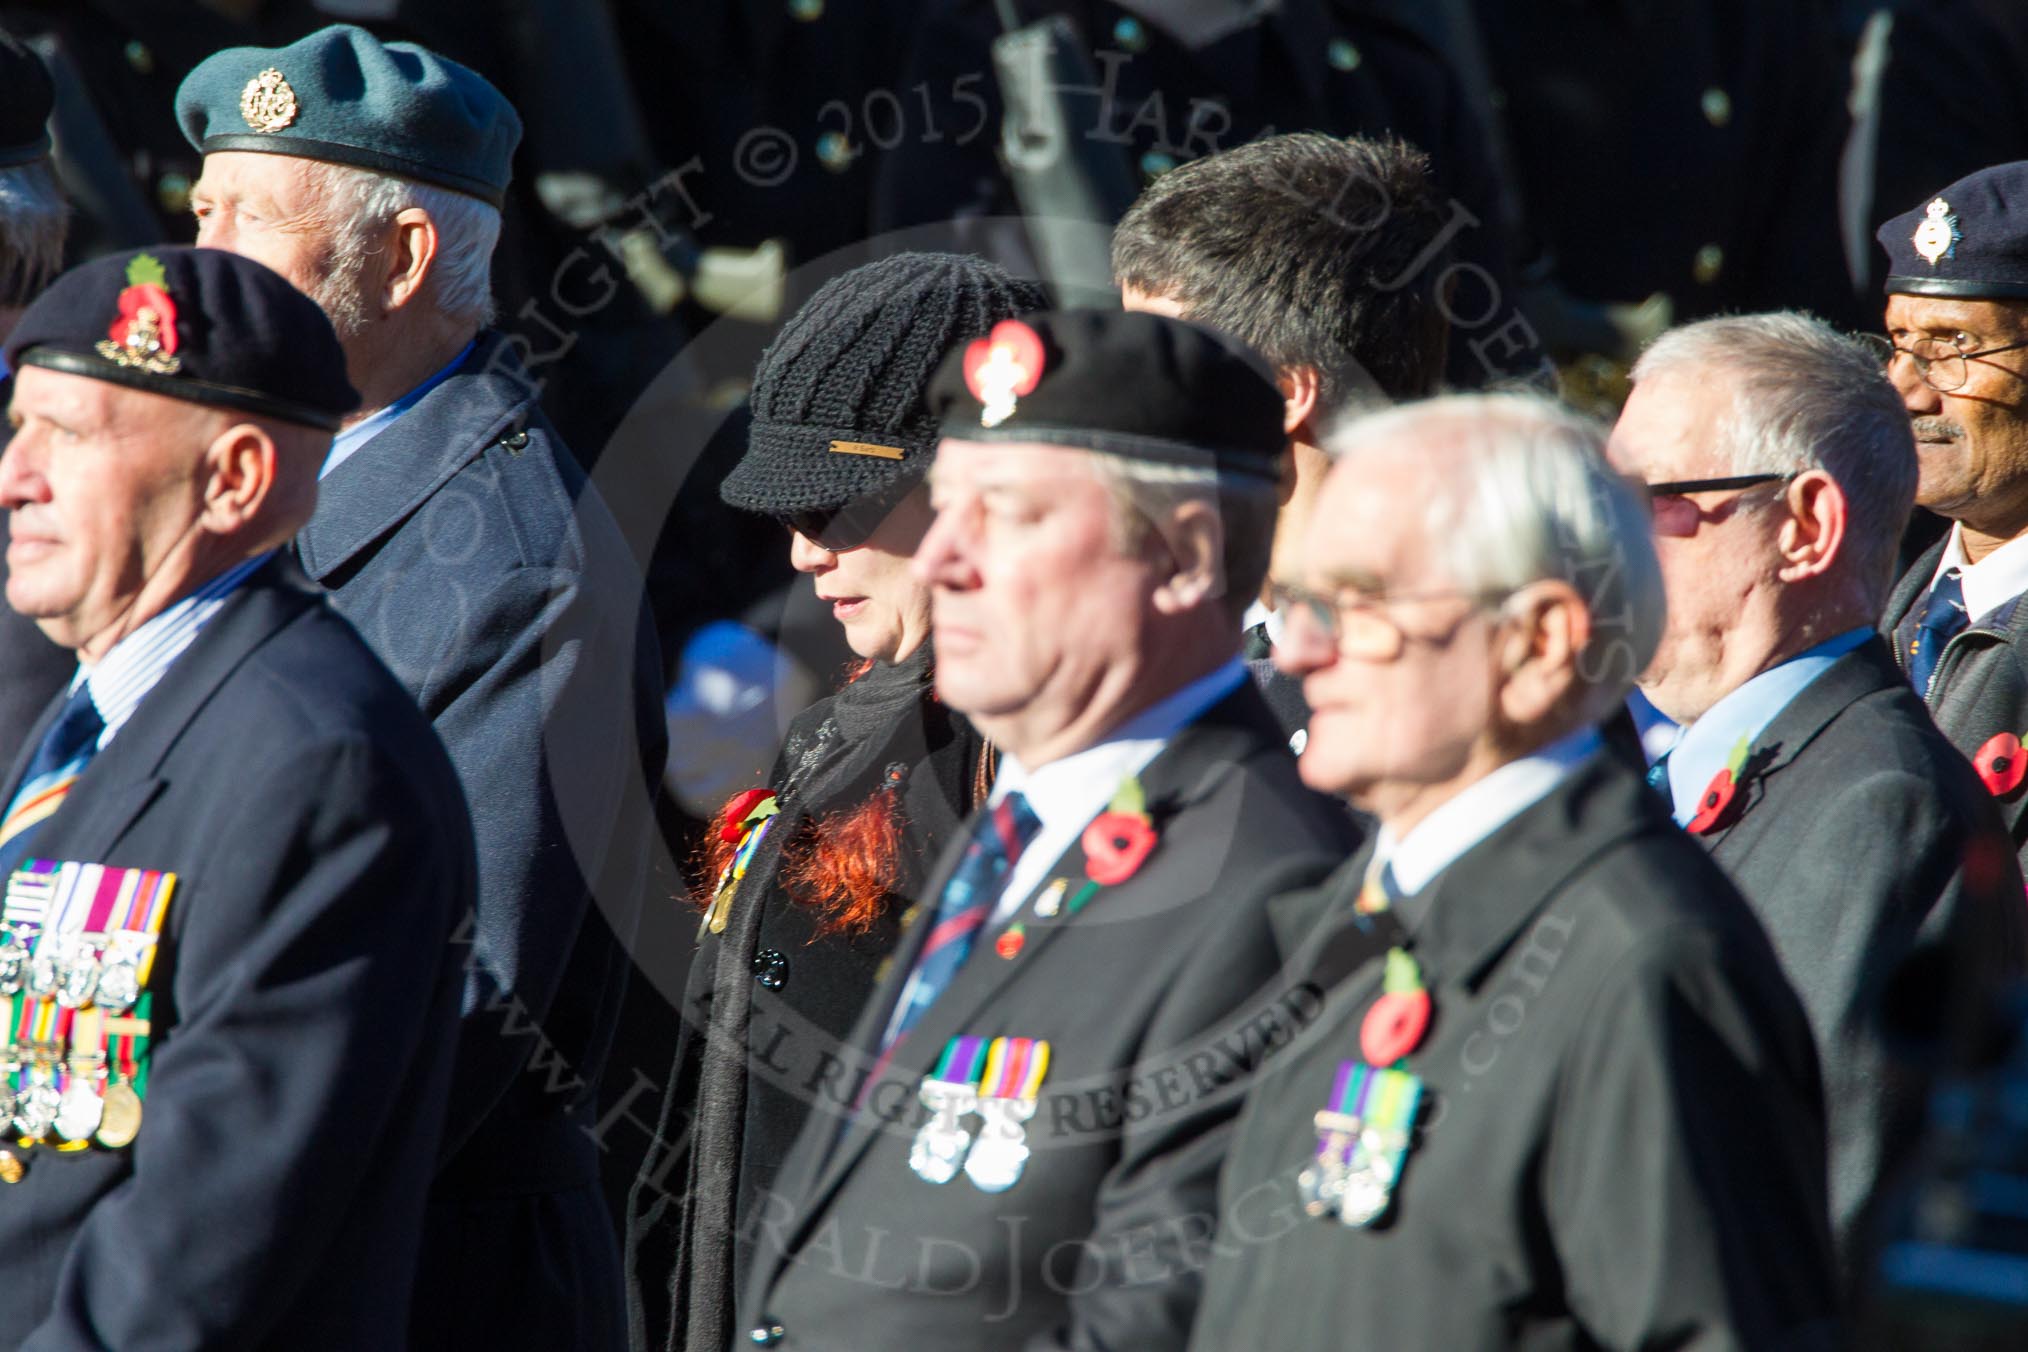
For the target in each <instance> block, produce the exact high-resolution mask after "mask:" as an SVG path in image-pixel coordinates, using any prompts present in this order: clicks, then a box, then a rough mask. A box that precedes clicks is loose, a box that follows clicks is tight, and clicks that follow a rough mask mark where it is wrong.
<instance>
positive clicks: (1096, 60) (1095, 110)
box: [873, 0, 1535, 385]
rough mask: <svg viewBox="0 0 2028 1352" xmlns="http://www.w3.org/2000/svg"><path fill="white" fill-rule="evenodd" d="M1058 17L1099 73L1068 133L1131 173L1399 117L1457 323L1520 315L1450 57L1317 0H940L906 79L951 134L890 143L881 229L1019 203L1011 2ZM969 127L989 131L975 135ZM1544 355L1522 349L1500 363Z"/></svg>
mask: <svg viewBox="0 0 2028 1352" xmlns="http://www.w3.org/2000/svg"><path fill="white" fill-rule="evenodd" d="M1052 14H1055V15H1062V16H1065V17H1067V18H1068V19H1069V20H1070V22H1071V24H1072V25H1073V26H1074V28H1075V30H1076V33H1077V35H1078V36H1080V37H1081V38H1082V40H1083V56H1084V58H1085V60H1087V61H1088V62H1089V63H1090V65H1091V69H1092V72H1093V74H1094V76H1095V77H1096V80H1097V85H1096V87H1092V88H1089V89H1087V90H1084V91H1076V90H1068V89H1061V90H1058V91H1057V93H1058V94H1059V95H1060V97H1061V103H1062V108H1063V111H1064V116H1065V117H1066V119H1067V121H1068V125H1069V128H1070V131H1071V134H1072V136H1073V138H1075V139H1077V140H1079V141H1081V142H1083V143H1085V144H1087V145H1089V144H1093V143H1099V144H1106V145H1112V146H1116V147H1117V150H1118V154H1119V157H1120V158H1121V159H1122V160H1123V161H1124V163H1125V165H1126V167H1127V172H1128V174H1129V175H1130V177H1131V182H1132V184H1133V185H1134V186H1135V187H1138V186H1142V185H1145V184H1147V183H1149V182H1152V181H1153V180H1154V179H1155V178H1157V177H1159V176H1160V175H1161V174H1163V173H1165V172H1167V171H1168V170H1170V169H1172V168H1174V167H1175V166H1176V165H1178V164H1180V163H1183V162H1185V161H1188V160H1193V159H1197V158H1199V157H1201V156H1203V155H1207V154H1210V153H1211V152H1213V151H1216V150H1220V149H1225V148H1228V147H1231V146H1236V145H1239V144H1242V143H1243V142H1246V141H1250V140H1252V139H1254V138H1255V137H1257V136H1259V135H1261V134H1263V133H1265V132H1269V131H1276V130H1280V131H1298V130H1318V131H1324V132H1329V133H1332V134H1334V135H1340V136H1342V135H1349V134H1352V133H1355V132H1360V133H1368V134H1377V133H1380V132H1384V131H1391V132H1393V133H1395V134H1396V135H1399V136H1401V137H1404V138H1406V139H1407V140H1408V141H1410V142H1411V143H1412V144H1414V145H1415V146H1417V147H1418V148H1419V149H1421V150H1423V151H1425V152H1427V153H1428V154H1429V156H1430V161H1431V164H1432V167H1433V173H1434V176H1435V179H1436V183H1437V186H1438V188H1439V189H1440V191H1441V192H1442V193H1444V194H1445V195H1446V197H1447V198H1448V199H1449V209H1450V211H1451V212H1452V213H1453V216H1452V218H1451V219H1450V220H1448V221H1447V226H1455V228H1456V233H1455V235H1454V236H1453V241H1452V247H1453V248H1454V250H1455V251H1456V253H1457V255H1458V256H1459V258H1460V260H1461V261H1462V262H1463V263H1465V264H1469V265H1470V266H1469V267H1464V268H1460V269H1458V270H1456V271H1455V273H1454V274H1453V277H1452V279H1451V280H1452V282H1453V283H1454V289H1453V291H1452V294H1451V296H1450V304H1451V305H1453V306H1454V307H1455V309H1454V313H1455V315H1456V316H1457V317H1458V319H1459V320H1460V321H1461V322H1460V327H1463V328H1469V329H1471V330H1473V331H1474V333H1475V334H1477V333H1478V332H1479V331H1483V332H1484V333H1487V334H1490V333H1493V332H1495V331H1497V330H1498V329H1500V328H1501V327H1502V325H1503V324H1505V323H1507V322H1510V321H1511V320H1512V319H1513V318H1514V316H1515V315H1516V313H1517V311H1516V310H1515V308H1514V288H1513V286H1512V275H1511V266H1510V254H1509V247H1508V241H1507V239H1506V238H1505V236H1504V234H1503V233H1502V228H1501V223H1502V221H1503V220H1504V219H1505V215H1506V213H1505V210H1504V207H1503V204H1502V203H1501V201H1500V197H1499V188H1498V186H1497V183H1496V180H1495V177H1494V174H1493V167H1492V164H1491V162H1490V161H1489V160H1488V158H1487V156H1486V153H1485V148H1484V145H1483V143H1482V140H1481V138H1480V136H1479V135H1478V132H1477V128H1476V127H1475V126H1474V125H1473V123H1472V121H1471V118H1470V115H1469V112H1468V110H1467V108H1466V105H1465V103H1464V101H1463V97H1462V94H1461V92H1460V90H1459V87H1458V84H1457V82H1456V80H1455V79H1454V78H1453V76H1452V75H1451V72H1450V70H1449V69H1448V68H1447V67H1446V65H1445V63H1444V61H1443V59H1442V57H1441V56H1440V55H1439V54H1438V53H1437V52H1436V50H1435V49H1434V48H1432V47H1430V46H1429V45H1428V44H1427V43H1426V42H1424V41H1423V40H1422V39H1421V38H1419V37H1418V36H1416V35H1415V34H1414V33H1412V32H1410V31H1408V30H1407V29H1405V28H1402V27H1399V26H1397V25H1396V24H1395V23H1394V22H1392V21H1390V20H1388V19H1385V18H1382V17H1378V16H1376V15H1373V14H1371V13H1368V12H1365V11H1364V10H1359V9H1350V8H1346V7H1342V6H1331V5H1327V4H1324V3H1322V2H1321V0H1288V3H1284V4H1281V5H1277V6H1274V7H1271V8H1266V9H1257V8H1255V7H1252V6H1245V5H1240V4H1236V3H1235V4H1210V5H1196V6H1190V7H1188V9H1187V11H1183V10H1178V9H1172V8H1170V7H1165V6H1162V5H1158V4H1152V3H1140V4H1113V3H1108V2H1107V0H1077V2H1076V3H1066V4H1054V3H1038V2H1037V0H1026V2H1025V3H1019V4H1002V3H995V2H994V0H939V2H938V3H935V4H933V5H931V6H930V7H929V8H928V9H927V10H926V12H925V14H924V15H923V18H922V21H921V23H920V25H919V27H918V30H917V32H916V34H915V40H914V45H913V53H914V54H913V56H912V58H911V61H910V67H909V71H908V74H907V75H906V76H905V77H904V79H903V84H904V85H905V86H906V87H907V88H909V89H910V90H917V89H922V90H926V91H927V92H926V93H924V94H923V95H922V96H921V97H922V98H923V99H926V100H927V101H928V104H929V108H932V109H933V110H934V118H935V121H936V125H937V128H938V129H939V131H940V132H942V134H941V135H938V136H936V137H931V136H928V135H914V136H911V137H909V138H908V139H906V140H905V141H904V142H903V143H902V144H901V145H900V146H899V147H898V148H896V149H895V150H893V151H892V152H890V153H888V154H887V155H886V156H885V157H884V160H883V163H882V165H881V169H880V179H879V187H878V189H877V194H876V203H875V210H874V218H873V224H874V227H875V229H876V230H889V229H895V228H900V227H906V226H912V225H920V224H923V223H926V222H931V221H951V220H956V221H959V222H961V223H962V222H974V223H978V222H982V221H990V220H991V218H1004V217H1009V216H1014V215H1018V214H1019V212H1020V211H1021V204H1020V202H1019V199H1018V198H1017V196H1016V194H1015V192H1014V188H1013V185H1012V182H1011V181H1010V179H1009V177H1008V176H1007V174H1006V173H1005V172H1004V171H1003V170H1002V168H1001V166H1000V163H999V161H998V159H997V158H996V154H997V151H998V149H999V146H1000V137H999V129H1000V119H1001V115H1002V111H1003V109H1004V107H1005V105H1006V100H1005V99H1004V98H1003V93H1002V90H1001V87H1000V84H999V81H998V79H997V77H996V75H995V73H994V65H993V61H992V58H991V55H990V50H991V46H992V43H993V40H994V38H995V37H997V36H998V35H999V34H1000V33H1001V32H1002V31H1003V28H1004V26H1005V23H1006V21H1007V18H1008V17H1009V16H1011V17H1013V18H1015V19H1018V20H1019V21H1020V22H1022V23H1027V22H1031V21H1034V20H1036V19H1039V18H1042V17H1043V16H1045V15H1052ZM1051 78H1054V77H1051ZM912 97H914V96H913V95H912ZM924 111H927V110H924ZM974 127H981V128H983V131H982V132H981V134H979V135H976V136H972V137H970V138H967V137H966V136H965V133H966V132H968V131H970V130H971V129H972V128H974ZM1125 206H1126V203H1125V202H1121V203H1119V204H1118V206H1117V208H1116V210H1124V209H1125ZM1107 223H1108V224H1109V223H1110V222H1107ZM961 239H962V240H963V242H964V243H965V244H966V245H967V247H974V248H977V249H978V250H979V251H981V252H984V253H987V254H988V255H990V256H994V257H998V258H1001V259H1002V261H1006V262H1007V263H1008V265H1009V266H1010V267H1016V268H1017V269H1019V268H1021V264H1022V261H1023V260H1024V258H1025V257H1026V256H1028V255H1029V252H1030V249H1031V248H1032V244H1031V241H1029V240H1028V239H1027V238H1026V237H1025V234H1024V232H1022V231H1020V230H1018V229H1017V230H1010V229H1009V228H1008V226H1007V225H1006V224H1005V223H1004V222H1000V223H997V224H980V225H979V226H978V228H977V229H976V230H974V232H973V237H971V238H965V237H963V236H961ZM1453 358H1454V360H1453V363H1452V365H1451V368H1450V375H1451V377H1452V379H1453V380H1456V381H1458V382H1460V383H1463V384H1471V385H1478V384H1483V383H1485V381H1486V380H1487V379H1488V378H1489V373H1488V372H1487V371H1486V370H1484V369H1481V368H1479V367H1478V365H1477V363H1475V362H1474V360H1473V358H1472V354H1471V353H1470V352H1469V351H1467V350H1465V348H1464V346H1463V345H1462V344H1454V345H1453ZM1534 369H1535V362H1534V361H1533V360H1532V354H1529V353H1527V352H1525V351H1524V352H1523V353H1522V354H1520V355H1518V356H1514V357H1512V358H1511V359H1510V360H1509V361H1508V362H1506V363H1504V364H1502V365H1501V366H1499V367H1498V368H1497V369H1496V370H1495V371H1494V372H1492V373H1491V374H1508V373H1517V372H1518V373H1527V372H1530V371H1532V370H1534Z"/></svg>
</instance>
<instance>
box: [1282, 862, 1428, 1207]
mask: <svg viewBox="0 0 2028 1352" xmlns="http://www.w3.org/2000/svg"><path fill="white" fill-rule="evenodd" d="M1376 876H1377V871H1376ZM1387 905H1388V902H1387V896H1386V893H1385V892H1383V891H1382V890H1381V889H1380V887H1379V886H1378V884H1377V881H1376V880H1375V879H1369V881H1368V883H1367V886H1366V888H1365V889H1364V890H1363V891H1362V892H1361V893H1360V896H1359V901H1358V909H1359V910H1360V911H1361V912H1363V913H1366V914H1373V913H1375V912H1378V911H1383V910H1385V909H1387ZM1430 1014H1431V1005H1430V997H1429V991H1428V989H1427V988H1426V987H1425V986H1424V985H1423V980H1422V970H1421V968H1420V966H1419V965H1418V964H1417V963H1416V960H1415V959H1414V958H1413V957H1411V956H1410V955H1409V953H1408V950H1406V949H1404V948H1399V947H1397V948H1392V949H1389V950H1388V953H1387V968H1386V973H1385V976H1384V977H1383V981H1382V988H1381V994H1380V998H1379V999H1378V1000H1376V1001H1374V1003H1373V1006H1372V1008H1370V1009H1368V1010H1367V1011H1366V1019H1365V1021H1364V1023H1362V1024H1361V1025H1360V1030H1359V1050H1360V1053H1361V1055H1362V1057H1363V1059H1361V1060H1357V1061H1340V1062H1339V1063H1338V1072H1337V1075H1336V1077H1335V1078H1334V1079H1333V1081H1332V1084H1331V1097H1330V1099H1329V1100H1328V1101H1327V1102H1326V1105H1325V1107H1324V1109H1323V1110H1322V1111H1321V1112H1319V1113H1317V1114H1316V1117H1315V1119H1314V1121H1315V1124H1316V1128H1317V1152H1316V1157H1315V1158H1314V1159H1313V1160H1312V1161H1311V1162H1310V1164H1309V1166H1308V1167H1307V1168H1305V1169H1304V1170H1303V1171H1302V1173H1300V1174H1298V1175H1297V1176H1296V1188H1297V1190H1298V1192H1299V1193H1300V1194H1301V1196H1302V1199H1303V1210H1304V1211H1306V1212H1308V1213H1309V1214H1310V1215H1312V1216H1315V1217H1318V1218H1319V1219H1323V1218H1328V1217H1335V1218H1336V1219H1337V1220H1338V1221H1339V1222H1340V1223H1342V1224H1344V1225H1347V1226H1351V1227H1353V1228H1355V1229H1363V1228H1365V1227H1367V1226H1371V1225H1373V1224H1375V1223H1376V1222H1378V1221H1379V1220H1380V1219H1381V1218H1382V1217H1383V1216H1385V1215H1386V1214H1387V1211H1388V1208H1389V1207H1390V1206H1392V1205H1393V1203H1394V1190H1395V1187H1396V1185H1398V1184H1399V1183H1400V1182H1401V1169H1402V1165H1403V1164H1404V1163H1405V1162H1406V1161H1407V1159H1408V1151H1409V1147H1410V1145H1411V1144H1412V1143H1413V1139H1414V1132H1415V1118H1416V1113H1417V1112H1418V1111H1419V1110H1420V1109H1421V1107H1422V1102H1423V1097H1424V1093H1423V1082H1422V1078H1421V1077H1420V1076H1418V1075H1416V1074H1414V1073H1413V1072H1411V1071H1407V1070H1403V1069H1401V1067H1400V1066H1399V1065H1398V1064H1397V1063H1398V1062H1399V1061H1400V1060H1401V1059H1402V1058H1403V1057H1405V1056H1407V1055H1408V1054H1409V1053H1410V1052H1412V1051H1414V1050H1415V1049H1416V1047H1417V1046H1419V1045H1421V1043H1422V1039H1423V1036H1424V1034H1426V1033H1427V1032H1428V1031H1429V1022H1430Z"/></svg>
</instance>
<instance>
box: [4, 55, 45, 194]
mask: <svg viewBox="0 0 2028 1352" xmlns="http://www.w3.org/2000/svg"><path fill="white" fill-rule="evenodd" d="M55 103H56V88H55V86H54V85H52V84H51V83H50V82H49V71H48V70H47V69H46V68H45V67H44V66H43V64H42V58H41V57H39V56H37V55H36V54H35V53H34V52H32V51H30V50H28V48H27V47H25V46H23V45H22V44H21V43H20V42H19V41H18V40H16V39H15V38H14V37H12V36H10V35H9V34H7V33H5V32H0V169H11V168H13V167H14V166H15V165H17V164H29V163H32V162H34V161H36V160H39V159H41V158H42V157H43V156H45V155H47V154H48V153H49V110H50V109H51V108H52V107H53V106H54V105H55Z"/></svg>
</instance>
